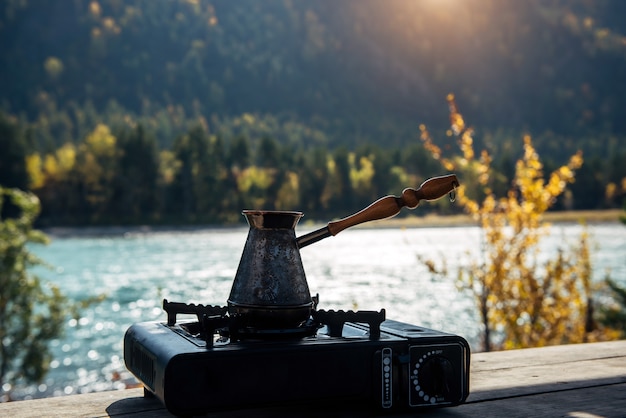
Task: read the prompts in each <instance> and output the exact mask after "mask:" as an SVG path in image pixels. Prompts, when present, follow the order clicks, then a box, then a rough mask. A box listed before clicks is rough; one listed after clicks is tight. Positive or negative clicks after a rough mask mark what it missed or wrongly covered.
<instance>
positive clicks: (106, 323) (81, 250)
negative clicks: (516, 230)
mask: <svg viewBox="0 0 626 418" xmlns="http://www.w3.org/2000/svg"><path fill="white" fill-rule="evenodd" d="M582 228H583V227H581V226H580V225H575V224H557V225H553V226H552V228H551V235H550V236H549V237H547V238H546V239H544V240H543V241H542V249H543V254H546V255H549V254H553V253H554V252H555V251H557V249H558V248H563V247H564V246H565V247H566V246H569V245H573V244H575V243H576V242H577V241H578V238H579V237H580V234H581V232H582ZM586 228H587V231H588V232H589V234H590V237H591V242H592V249H593V253H592V254H593V255H592V262H593V269H594V280H601V279H602V278H604V277H605V275H606V273H607V272H609V274H610V276H611V277H612V278H613V279H614V280H616V281H618V282H620V283H622V284H626V257H624V254H626V226H623V225H621V224H618V223H605V224H597V225H589V226H587V227H586ZM309 230H310V228H308V227H306V226H303V227H298V235H302V234H304V233H306V232H308V231H309ZM51 232H52V238H53V239H52V242H51V244H50V245H48V246H33V247H32V248H31V250H32V251H33V252H34V253H35V254H37V255H38V256H40V257H41V258H43V259H44V260H45V261H46V262H47V263H49V264H50V265H52V266H53V268H52V269H51V270H47V269H42V268H37V269H36V271H35V273H36V274H37V275H39V276H40V277H41V278H42V279H44V280H47V281H51V282H54V283H56V284H57V285H59V286H60V287H61V289H62V291H63V292H64V293H65V294H66V295H68V296H69V297H70V298H72V299H76V300H79V299H83V298H87V297H91V296H96V295H100V294H105V295H106V299H105V300H104V301H103V302H101V303H98V304H95V305H93V306H91V307H90V308H89V309H87V310H85V311H84V312H83V316H82V318H80V319H79V320H74V319H70V320H69V321H68V322H67V326H66V333H65V336H64V337H63V338H62V339H59V340H55V341H53V342H52V351H53V354H54V360H53V361H52V363H51V365H50V366H51V370H50V373H49V374H48V375H47V377H46V378H45V380H44V382H42V383H41V384H39V385H31V386H26V387H18V388H10V387H8V386H7V387H5V388H4V389H5V390H6V389H13V396H14V397H16V398H38V397H44V396H58V395H67V394H73V393H85V392H93V391H101V390H113V389H122V388H125V387H128V386H131V385H133V384H135V383H136V381H135V380H134V378H133V377H132V375H130V373H128V371H126V368H125V367H124V359H123V337H124V332H125V331H126V330H127V329H128V327H129V326H130V325H131V324H133V323H135V322H141V321H152V320H162V321H164V320H165V314H164V312H163V311H162V309H161V304H162V300H163V299H164V298H166V299H168V300H170V301H177V302H187V303H202V304H214V305H225V303H226V299H227V297H228V294H229V292H230V287H231V284H232V280H233V277H234V275H235V272H236V270H237V266H238V264H239V258H240V256H241V252H242V250H243V245H244V243H245V240H246V236H247V232H248V231H247V228H232V229H223V228H215V229H197V230H186V231H161V232H158V231H142V230H140V229H134V230H128V231H120V230H106V231H99V232H98V233H87V234H86V233H85V231H82V230H77V231H73V233H70V234H69V235H68V234H60V235H59V234H57V233H55V232H54V231H51ZM480 242H481V236H480V230H479V229H478V228H476V227H437V228H374V229H369V228H356V229H351V230H348V231H345V232H343V233H341V234H339V235H337V236H336V237H331V238H328V239H326V240H323V241H320V242H319V243H316V244H313V245H311V246H309V247H306V248H303V249H302V250H301V255H302V259H303V264H304V267H305V270H306V275H307V281H308V283H309V287H310V290H311V293H312V294H316V293H317V294H319V297H320V303H319V306H318V308H319V309H327V310H328V309H336V310H337V309H344V310H347V309H366V310H380V309H381V308H385V310H386V314H387V318H389V319H395V320H399V321H404V322H408V323H411V324H415V325H422V326H426V327H429V328H434V329H438V330H441V331H446V332H451V333H454V334H458V335H461V336H463V337H465V338H466V339H467V340H468V341H469V343H470V345H471V346H472V348H473V349H474V350H476V349H479V348H480V344H479V340H480V325H479V323H478V320H477V318H478V317H477V314H476V309H475V305H474V301H473V299H472V298H471V296H470V295H468V294H466V293H464V292H461V291H459V290H458V289H457V287H456V286H455V283H454V274H450V275H449V276H450V277H449V278H446V277H441V276H433V275H432V274H430V273H429V272H428V270H427V268H426V267H425V266H424V264H423V263H422V262H420V261H419V259H420V258H422V259H431V260H434V261H435V262H437V263H438V264H441V263H443V262H445V264H446V266H447V268H448V270H449V271H450V272H452V273H453V272H454V271H456V267H458V266H460V265H464V263H467V261H468V260H469V259H470V258H474V257H480V252H479V248H480Z"/></svg>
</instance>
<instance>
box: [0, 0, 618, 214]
mask: <svg viewBox="0 0 626 418" xmlns="http://www.w3.org/2000/svg"><path fill="white" fill-rule="evenodd" d="M624 16H626V3H624V2H621V1H610V0H599V1H593V2H590V1H585V0H575V1H563V0H551V1H538V0H530V1H527V2H513V1H509V2H502V1H496V0H467V1H456V0H441V1H435V0H420V1H410V0H389V1H385V2H379V1H375V0H359V1H350V0H347V1H341V2H336V1H330V0H320V1H316V2H305V1H297V0H293V1H289V0H284V1H283V0H267V1H263V2H258V1H252V0H242V1H237V2H229V1H223V0H214V1H210V0H186V1H183V0H163V1H148V0H128V1H121V0H92V1H84V0H73V1H64V2H58V1H54V0H38V1H29V0H5V1H3V2H2V4H1V5H0V51H1V54H0V184H2V185H3V186H7V187H18V188H21V189H28V190H31V191H33V192H35V193H36V194H37V196H38V197H39V198H40V200H41V202H42V208H43V209H42V214H41V217H40V219H39V223H40V224H41V225H43V226H48V225H96V224H97V225H100V224H102V225H108V224H139V223H141V224H145V223H152V224H187V223H224V222H234V221H237V220H240V218H241V217H240V215H239V214H240V211H241V210H242V209H246V208H263V209H290V210H302V211H304V212H305V213H306V214H307V217H310V218H313V219H315V218H320V219H328V218H329V217H331V216H338V215H346V214H349V213H352V212H354V211H355V210H358V209H360V208H361V207H362V206H363V205H365V204H368V203H369V202H371V201H372V200H374V199H376V198H377V197H380V196H383V195H386V194H399V193H400V192H401V191H402V189H403V188H404V187H409V186H411V187H416V186H418V185H419V184H420V183H421V181H423V180H425V179H426V178H428V177H430V176H434V175H439V174H444V173H441V172H440V170H441V168H440V165H439V164H438V162H437V161H435V159H433V156H432V155H431V154H430V153H429V152H428V151H427V150H426V149H425V148H424V145H423V143H422V142H421V141H420V126H422V125H425V126H427V127H428V129H429V131H430V132H431V133H432V135H433V136H436V137H437V139H438V142H439V143H444V144H447V147H448V148H450V149H452V148H453V146H454V142H455V141H456V138H455V135H454V132H452V130H451V128H450V125H451V124H450V121H449V120H448V115H449V112H448V109H447V107H446V106H447V103H446V97H448V95H449V94H450V93H453V94H454V96H455V99H456V103H457V104H458V106H459V107H460V109H461V111H462V112H463V114H464V115H465V116H466V119H467V120H468V122H470V123H471V124H472V126H473V132H474V136H473V139H474V146H475V147H476V149H482V148H485V149H487V150H489V153H490V155H491V156H492V158H493V163H492V165H491V166H492V169H494V170H496V171H497V172H498V179H499V186H500V187H501V188H502V190H506V189H508V186H509V182H510V180H511V178H512V175H513V170H514V162H515V161H516V160H517V159H518V158H519V156H520V153H521V152H522V144H523V142H522V138H523V136H524V135H530V136H531V137H532V138H533V143H534V144H535V146H536V148H537V151H538V153H539V154H540V156H541V158H542V160H543V161H544V163H545V166H546V171H549V170H550V169H551V168H552V167H557V166H559V165H561V164H563V162H564V160H565V159H566V158H567V157H568V156H569V155H571V154H573V153H575V152H576V151H577V150H581V151H582V152H583V156H584V164H583V166H582V167H581V168H580V169H579V170H577V172H576V181H575V183H573V184H572V185H570V186H568V191H567V193H565V194H564V196H563V197H562V198H560V200H559V202H557V204H556V205H555V206H554V209H555V210H562V209H603V208H613V207H622V206H623V204H624V196H625V195H626V166H625V165H624V164H623V161H625V160H626V142H625V139H626V125H625V124H624V122H623V121H624V118H625V117H626V114H625V109H626V84H624V83H623V80H624V79H626V34H625V33H624V28H623V24H622V22H623V18H624ZM446 150H447V148H446V147H445V146H444V151H446ZM435 209H436V210H438V211H439V212H441V213H449V212H450V211H453V210H455V209H454V208H453V207H449V206H447V205H446V204H445V203H441V204H440V205H438V206H436V207H433V208H432V210H435ZM456 210H458V209H456ZM421 212H423V213H425V212H427V211H421Z"/></svg>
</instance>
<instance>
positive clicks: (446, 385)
mask: <svg viewBox="0 0 626 418" xmlns="http://www.w3.org/2000/svg"><path fill="white" fill-rule="evenodd" d="M412 378H413V382H412V383H413V389H414V390H415V392H416V394H417V395H418V396H419V397H420V398H421V399H422V400H423V402H425V403H431V404H435V403H440V402H445V401H449V400H451V399H450V395H451V391H452V390H453V389H452V388H451V386H450V383H451V382H452V381H453V379H454V367H453V366H452V363H451V362H450V360H448V359H447V358H445V357H443V356H440V355H425V356H424V357H423V358H422V359H420V361H419V362H418V363H416V364H415V368H414V369H413V376H412Z"/></svg>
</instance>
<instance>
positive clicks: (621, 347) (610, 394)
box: [0, 341, 626, 418]
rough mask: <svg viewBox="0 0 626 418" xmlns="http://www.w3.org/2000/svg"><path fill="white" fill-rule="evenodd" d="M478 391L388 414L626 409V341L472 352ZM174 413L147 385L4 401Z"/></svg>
mask: <svg viewBox="0 0 626 418" xmlns="http://www.w3.org/2000/svg"><path fill="white" fill-rule="evenodd" d="M470 381H471V383H470V395H469V397H468V399H467V402H466V403H465V404H463V405H460V406H457V407H454V408H441V409H434V410H428V411H419V412H407V413H402V414H398V415H389V414H386V415H385V416H387V417H395V416H399V417H408V416H417V417H506V418H514V417H573V418H582V417H586V418H591V417H622V418H623V417H626V341H614V342H603V343H590V344H578V345H563V346H554V347H544V348H531V349H525V350H511V351H499V352H492V353H476V354H473V355H472V362H471V372H470ZM107 416H110V417H132V418H143V417H171V415H170V414H169V413H168V411H167V410H166V409H165V408H164V407H163V406H162V405H161V403H160V402H159V401H158V400H157V399H154V398H152V399H149V398H144V397H143V390H142V389H127V390H122V391H111V392H100V393H90V394H84V395H73V396H64V397H56V398H47V399H36V400H29V401H18V402H8V403H0V417H107ZM206 416H209V417H259V416H260V417H294V416H305V417H317V416H324V417H333V416H336V417H362V416H375V412H374V411H367V410H359V411H355V410H350V409H343V408H341V407H339V408H337V409H332V410H329V409H327V408H325V409H316V408H315V407H307V408H304V409H303V408H294V407H271V408H261V409H254V410H237V411H228V412H219V413H211V414H207V415H206Z"/></svg>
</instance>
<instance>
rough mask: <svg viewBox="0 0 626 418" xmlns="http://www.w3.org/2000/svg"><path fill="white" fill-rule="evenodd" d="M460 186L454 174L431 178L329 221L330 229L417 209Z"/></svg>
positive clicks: (337, 231)
mask: <svg viewBox="0 0 626 418" xmlns="http://www.w3.org/2000/svg"><path fill="white" fill-rule="evenodd" d="M458 186H459V180H458V179H457V177H456V175H454V174H449V175H446V176H440V177H433V178H430V179H428V180H426V181H425V182H424V183H422V184H421V185H420V187H418V188H417V189H411V188H406V189H404V190H403V191H402V196H400V197H397V196H385V197H382V198H380V199H378V200H377V201H375V202H374V203H372V204H371V205H369V206H368V207H366V208H365V209H363V210H361V211H359V212H357V213H355V214H354V215H350V216H348V217H347V218H343V219H340V220H338V221H332V222H329V223H328V230H329V231H330V233H331V234H332V235H337V234H338V233H340V232H341V231H343V230H344V229H346V228H350V227H351V226H354V225H358V224H361V223H363V222H369V221H375V220H378V219H386V218H391V217H393V216H396V215H397V214H398V213H400V210H401V209H402V208H403V207H404V206H406V207H407V208H409V209H415V208H416V207H417V206H418V205H419V203H420V201H422V200H437V199H439V198H440V197H443V196H445V195H447V194H448V193H451V192H453V191H454V189H455V188H457V187H458Z"/></svg>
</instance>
